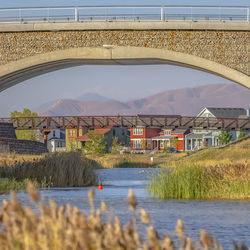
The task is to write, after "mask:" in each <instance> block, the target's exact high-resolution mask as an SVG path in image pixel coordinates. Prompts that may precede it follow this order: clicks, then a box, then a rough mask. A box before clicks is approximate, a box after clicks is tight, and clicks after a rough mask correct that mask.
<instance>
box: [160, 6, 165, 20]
mask: <svg viewBox="0 0 250 250" xmlns="http://www.w3.org/2000/svg"><path fill="white" fill-rule="evenodd" d="M164 20H165V17H164V7H161V21H164Z"/></svg>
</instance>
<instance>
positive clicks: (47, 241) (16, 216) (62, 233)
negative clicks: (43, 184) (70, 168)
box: [0, 184, 247, 250]
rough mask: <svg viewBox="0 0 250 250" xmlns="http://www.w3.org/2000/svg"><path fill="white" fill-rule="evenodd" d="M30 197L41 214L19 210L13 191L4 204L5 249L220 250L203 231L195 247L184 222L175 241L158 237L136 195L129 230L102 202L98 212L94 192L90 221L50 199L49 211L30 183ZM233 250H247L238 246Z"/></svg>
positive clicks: (0, 223) (0, 215) (0, 222)
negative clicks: (141, 227)
mask: <svg viewBox="0 0 250 250" xmlns="http://www.w3.org/2000/svg"><path fill="white" fill-rule="evenodd" d="M28 192H29V194H30V197H31V198H32V200H33V201H35V202H36V203H37V204H39V206H40V215H37V214H35V213H33V212H32V211H31V210H30V209H29V208H27V207H23V206H21V204H20V203H19V201H18V199H17V197H16V195H15V193H14V192H12V193H11V200H10V202H7V201H3V209H2V211H0V228H2V229H3V231H2V232H0V249H1V250H14V249H19V250H24V249H32V250H33V249H34V250H35V249H38V250H73V249H74V250H78V249H79V250H82V249H87V250H126V249H128V250H134V249H143V250H154V249H155V250H160V249H162V250H163V249H165V250H174V249H180V250H195V249H204V250H205V249H207V250H208V249H217V250H219V249H222V247H221V246H220V245H219V244H218V242H217V240H216V239H215V238H211V237H210V236H209V235H208V234H207V233H206V231H205V230H201V231H200V241H199V242H195V243H194V242H193V241H192V240H191V238H187V237H186V236H185V234H184V227H183V224H182V221H181V220H178V221H177V225H176V229H175V235H176V236H177V239H176V240H175V242H174V241H173V239H172V238H171V237H170V236H169V235H167V236H165V237H164V238H160V237H159V236H158V234H157V232H156V230H155V228H154V227H153V226H152V224H151V223H150V217H149V215H148V214H147V213H146V211H145V210H144V209H141V210H140V211H137V210H136V198H135V196H134V195H133V192H132V191H130V192H129V196H128V203H129V204H128V205H129V207H130V209H131V210H132V211H131V213H132V215H133V216H132V219H131V220H130V221H128V223H127V224H126V225H122V224H121V222H120V220H119V219H118V218H117V217H114V216H113V217H112V216H111V213H110V212H109V210H108V209H107V206H106V204H105V203H102V205H101V209H97V210H95V208H94V202H93V200H94V190H93V189H92V190H91V191H90V192H89V195H88V197H89V203H90V205H91V213H90V215H89V216H88V217H87V216H85V215H84V214H82V213H81V212H80V211H79V209H78V208H77V207H71V205H70V204H67V205H66V207H63V206H61V207H58V206H57V205H56V204H55V202H54V201H52V200H51V201H50V203H49V206H46V205H45V204H43V203H42V202H40V199H39V194H38V193H37V190H36V189H35V188H34V186H33V185H32V184H29V185H28ZM138 216H140V218H138ZM102 218H104V220H102ZM104 221H105V222H104ZM138 221H140V222H138ZM137 222H138V223H140V224H142V223H144V225H145V228H146V230H147V236H146V239H145V240H142V239H141V238H140V236H139V233H138V231H137V226H138V224H137ZM235 249H242V250H243V249H247V248H246V247H245V246H237V245H235Z"/></svg>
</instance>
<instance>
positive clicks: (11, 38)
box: [0, 30, 250, 75]
mask: <svg viewBox="0 0 250 250" xmlns="http://www.w3.org/2000/svg"><path fill="white" fill-rule="evenodd" d="M103 44H109V45H116V46H135V47H147V48H165V49H167V50H172V51H176V52H182V53H186V54H190V55H195V56H199V57H202V58H205V59H208V60H211V61H215V62H218V63H220V64H223V65H226V66H228V67H230V68H233V69H235V70H238V71H240V72H243V73H244V74H247V75H250V67H249V62H250V61H249V51H250V32H249V31H215V30H214V31H213V30H190V31H189V30H153V31H152V30H146V31H142V30H132V31H129V30H103V31H100V30H96V31H94V30H93V31H51V32H45V31H37V32H6V33H4V32H3V33H0V65H4V64H6V63H8V62H11V61H16V60H19V59H21V58H26V57H29V56H33V55H37V54H42V53H46V52H51V51H58V50H64V49H69V48H78V47H98V46H102V45H103Z"/></svg>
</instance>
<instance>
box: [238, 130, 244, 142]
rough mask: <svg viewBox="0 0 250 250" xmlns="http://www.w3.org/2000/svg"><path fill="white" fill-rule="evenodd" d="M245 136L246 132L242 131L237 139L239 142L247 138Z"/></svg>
mask: <svg viewBox="0 0 250 250" xmlns="http://www.w3.org/2000/svg"><path fill="white" fill-rule="evenodd" d="M245 135H246V132H245V131H240V133H239V135H238V137H237V139H238V140H239V139H241V138H243V137H245Z"/></svg>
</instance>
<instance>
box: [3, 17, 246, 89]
mask: <svg viewBox="0 0 250 250" xmlns="http://www.w3.org/2000/svg"><path fill="white" fill-rule="evenodd" d="M249 51H250V23H249V22H233V21H231V22H217V21H213V22H211V21H199V22H193V21H177V22H174V21H172V22H159V21H154V22H146V21H144V22H143V21H141V22H118V21H117V22H107V21H106V22H103V21H99V22H94V21H93V22H78V23H73V22H72V23H70V22H68V23H4V24H3V23H2V24H0V91H3V90H4V89H7V88H9V87H11V86H13V85H15V84H17V83H19V82H21V81H23V80H26V79H29V78H32V77H34V76H37V75H40V74H43V73H47V72H50V71H54V70H58V69H62V68H66V67H72V66H78V65H86V64H97V65H100V64H108V65H116V64H118V65H131V64H132V65H135V64H174V65H180V66H184V67H191V68H194V69H198V70H203V71H206V72H210V73H213V74H216V75H219V76H222V77H224V78H227V79H230V80H232V81H234V82H236V83H239V84H241V85H243V86H245V87H247V88H250V77H249V75H250V61H249V60H250V52H249Z"/></svg>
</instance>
